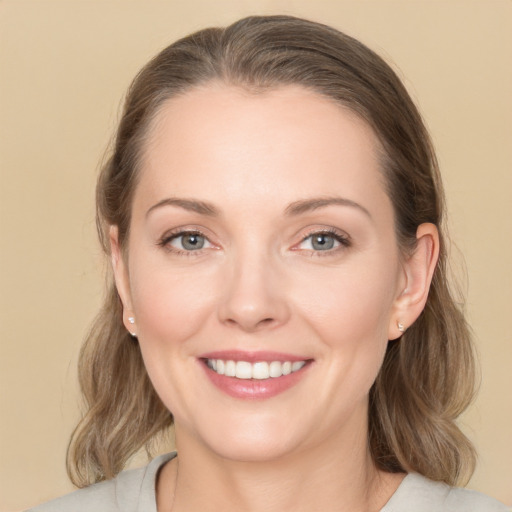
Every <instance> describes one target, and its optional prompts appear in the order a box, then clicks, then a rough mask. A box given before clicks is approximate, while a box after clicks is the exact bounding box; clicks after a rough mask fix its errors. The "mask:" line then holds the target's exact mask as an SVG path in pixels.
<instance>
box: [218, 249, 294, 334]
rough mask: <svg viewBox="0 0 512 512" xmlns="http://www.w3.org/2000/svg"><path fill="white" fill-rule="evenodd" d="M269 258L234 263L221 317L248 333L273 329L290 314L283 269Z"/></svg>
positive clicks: (221, 303) (225, 291) (221, 309)
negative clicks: (281, 270) (280, 269)
mask: <svg viewBox="0 0 512 512" xmlns="http://www.w3.org/2000/svg"><path fill="white" fill-rule="evenodd" d="M277 266H278V265H273V264H272V262H271V261H269V259H266V258H262V257H252V258H250V259H248V258H240V259H239V260H238V261H237V262H236V263H235V264H234V265H230V268H229V270H228V272H227V274H228V276H227V279H226V282H225V287H224V296H223V298H222V300H221V301H220V304H219V308H218V314H219V320H220V321H221V322H222V323H224V324H225V325H229V326H233V327H238V328H239V329H242V330H243V331H246V332H256V331H260V330H264V329H272V328H275V327H278V326H280V325H283V324H285V323H286V322H287V321H288V319H289V317H290V308H289V304H288V302H287V300H286V290H285V286H284V279H283V276H282V272H280V271H279V270H278V269H277V268H276V267H277Z"/></svg>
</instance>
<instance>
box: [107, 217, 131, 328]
mask: <svg viewBox="0 0 512 512" xmlns="http://www.w3.org/2000/svg"><path fill="white" fill-rule="evenodd" d="M109 239H110V255H111V262H112V269H113V271H114V280H115V283H116V288H117V293H118V294H119V297H120V299H121V302H122V304H123V323H124V326H125V327H126V329H127V330H128V331H129V332H130V334H131V335H132V336H136V332H135V325H134V324H135V316H134V313H133V308H132V300H131V293H130V282H129V278H128V269H127V268H126V265H125V262H124V259H123V255H122V253H121V247H120V246H119V236H118V228H117V226H110V231H109Z"/></svg>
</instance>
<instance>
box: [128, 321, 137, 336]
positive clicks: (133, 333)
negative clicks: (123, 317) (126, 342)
mask: <svg viewBox="0 0 512 512" xmlns="http://www.w3.org/2000/svg"><path fill="white" fill-rule="evenodd" d="M128 322H130V323H131V324H132V325H133V324H134V323H135V318H134V317H133V316H129V317H128ZM129 332H130V334H131V335H132V336H133V337H134V338H136V337H137V333H135V332H134V331H129Z"/></svg>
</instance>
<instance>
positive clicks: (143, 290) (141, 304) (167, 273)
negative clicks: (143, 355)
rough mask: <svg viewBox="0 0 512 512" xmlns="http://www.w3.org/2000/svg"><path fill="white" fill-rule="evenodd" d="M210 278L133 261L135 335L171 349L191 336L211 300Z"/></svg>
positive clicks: (131, 275)
mask: <svg viewBox="0 0 512 512" xmlns="http://www.w3.org/2000/svg"><path fill="white" fill-rule="evenodd" d="M162 267H163V268H162ZM212 279H213V276H212V275H205V273H204V272H202V273H200V272H197V271H193V270H192V271H191V270H188V269H186V270H185V269H179V270H175V269H173V268H172V267H171V268H170V267H169V265H153V266H151V265H150V264H149V263H147V264H145V265H140V264H139V265H137V264H136V262H134V265H133V271H131V274H130V285H131V296H132V304H133V309H134V313H135V315H136V318H137V327H138V334H139V338H140V339H141V340H143V341H146V340H147V342H150V343H151V344H153V345H161V346H162V348H164V347H167V349H169V350H171V349H172V350H174V349H176V345H179V344H180V343H181V342H183V341H186V340H187V339H189V338H191V337H193V335H194V334H195V333H196V331H198V330H199V329H200V328H201V326H202V325H204V323H205V321H206V319H207V317H208V316H209V315H210V313H211V311H212V307H213V305H214V302H215V299H214V296H213V291H214V290H215V285H214V284H213V283H212Z"/></svg>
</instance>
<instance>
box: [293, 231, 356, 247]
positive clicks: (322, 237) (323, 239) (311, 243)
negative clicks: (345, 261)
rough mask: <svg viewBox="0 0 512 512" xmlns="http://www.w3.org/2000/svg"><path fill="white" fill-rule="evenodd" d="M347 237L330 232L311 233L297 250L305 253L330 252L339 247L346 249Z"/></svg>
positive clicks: (348, 243)
mask: <svg viewBox="0 0 512 512" xmlns="http://www.w3.org/2000/svg"><path fill="white" fill-rule="evenodd" d="M349 245H350V242H349V240H348V237H346V236H343V235H341V234H340V233H336V232H331V231H319V232H315V233H311V234H310V235H308V236H307V237H306V238H304V239H303V240H302V242H301V243H300V244H299V246H298V248H299V249H303V250H307V251H332V250H336V249H338V248H339V247H341V246H344V247H348V246H349Z"/></svg>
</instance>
